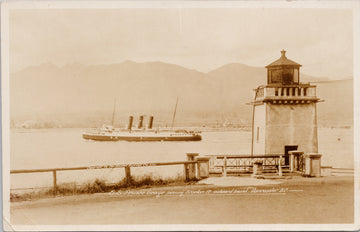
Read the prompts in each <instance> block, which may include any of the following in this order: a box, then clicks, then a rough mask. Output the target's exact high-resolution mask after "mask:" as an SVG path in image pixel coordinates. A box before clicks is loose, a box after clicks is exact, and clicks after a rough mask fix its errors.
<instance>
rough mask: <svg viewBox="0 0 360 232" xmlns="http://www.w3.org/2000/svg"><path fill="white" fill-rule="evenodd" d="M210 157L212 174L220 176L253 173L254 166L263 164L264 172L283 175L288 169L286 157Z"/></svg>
mask: <svg viewBox="0 0 360 232" xmlns="http://www.w3.org/2000/svg"><path fill="white" fill-rule="evenodd" d="M206 157H209V158H210V160H209V166H210V167H209V172H210V174H219V173H221V174H222V175H224V176H226V175H227V174H230V173H247V172H252V170H253V165H254V163H256V162H261V163H262V167H263V169H264V172H279V175H282V171H283V169H284V168H285V169H288V168H289V165H287V164H286V162H285V159H286V155H284V154H269V155H253V156H251V155H207V156H206Z"/></svg>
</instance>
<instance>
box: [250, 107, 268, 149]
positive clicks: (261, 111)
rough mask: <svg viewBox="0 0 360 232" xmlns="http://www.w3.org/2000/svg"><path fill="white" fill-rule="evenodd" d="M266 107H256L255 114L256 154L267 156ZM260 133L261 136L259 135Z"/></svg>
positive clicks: (254, 136)
mask: <svg viewBox="0 0 360 232" xmlns="http://www.w3.org/2000/svg"><path fill="white" fill-rule="evenodd" d="M265 106H266V105H265V104H263V105H255V114H254V131H253V141H254V150H253V153H254V154H262V155H263V154H265V122H266V112H265V109H266V107H265ZM258 132H259V134H258Z"/></svg>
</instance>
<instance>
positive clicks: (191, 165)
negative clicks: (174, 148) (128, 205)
mask: <svg viewBox="0 0 360 232" xmlns="http://www.w3.org/2000/svg"><path fill="white" fill-rule="evenodd" d="M197 163H198V161H197V160H190V161H178V162H161V163H143V164H117V165H99V166H88V167H71V168H48V169H22V170H11V171H10V174H19V173H38V172H52V173H53V189H54V194H56V190H57V189H58V187H57V175H56V174H57V172H59V171H73V170H94V169H109V168H111V169H113V168H125V178H126V180H130V179H131V169H130V168H131V167H153V166H167V165H184V170H185V176H184V177H185V180H186V181H189V180H191V179H194V178H195V176H194V175H195V173H196V169H195V168H196V165H197Z"/></svg>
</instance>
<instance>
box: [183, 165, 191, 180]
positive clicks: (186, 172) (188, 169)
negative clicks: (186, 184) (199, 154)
mask: <svg viewBox="0 0 360 232" xmlns="http://www.w3.org/2000/svg"><path fill="white" fill-rule="evenodd" d="M184 168H185V181H189V180H190V175H189V172H190V167H189V164H184Z"/></svg>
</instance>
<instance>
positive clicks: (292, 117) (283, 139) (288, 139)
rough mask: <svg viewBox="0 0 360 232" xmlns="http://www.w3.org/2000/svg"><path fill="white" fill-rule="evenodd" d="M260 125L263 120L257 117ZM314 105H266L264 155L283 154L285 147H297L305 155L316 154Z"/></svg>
mask: <svg viewBox="0 0 360 232" xmlns="http://www.w3.org/2000/svg"><path fill="white" fill-rule="evenodd" d="M258 118H259V119H257V120H259V121H260V123H261V124H262V123H263V122H262V121H263V119H262V118H261V117H260V116H258ZM316 120H317V119H316V103H309V104H297V105H285V104H283V105H282V104H279V105H274V104H269V103H267V104H266V134H265V136H266V138H265V153H266V154H278V153H284V147H285V145H298V150H301V151H303V152H305V153H317V152H318V140H317V122H316Z"/></svg>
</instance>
